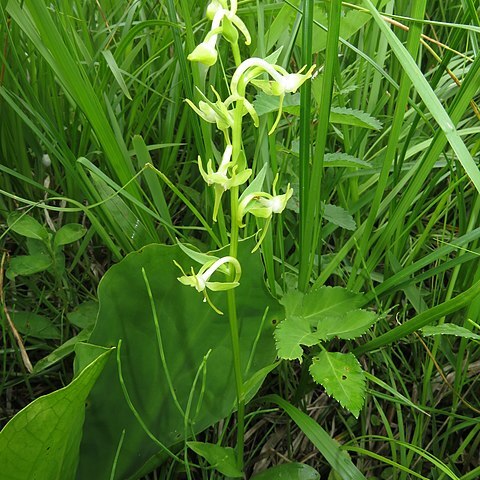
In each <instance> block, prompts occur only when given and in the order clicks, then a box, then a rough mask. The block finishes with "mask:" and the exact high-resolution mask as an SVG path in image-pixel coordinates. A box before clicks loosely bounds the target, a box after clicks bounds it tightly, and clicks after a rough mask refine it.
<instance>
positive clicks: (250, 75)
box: [230, 57, 315, 135]
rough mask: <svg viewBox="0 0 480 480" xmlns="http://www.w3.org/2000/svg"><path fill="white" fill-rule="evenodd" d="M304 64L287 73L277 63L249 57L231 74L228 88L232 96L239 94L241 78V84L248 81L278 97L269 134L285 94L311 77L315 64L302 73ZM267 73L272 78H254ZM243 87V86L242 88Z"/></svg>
mask: <svg viewBox="0 0 480 480" xmlns="http://www.w3.org/2000/svg"><path fill="white" fill-rule="evenodd" d="M305 68H306V66H304V67H302V68H301V69H300V71H299V72H297V73H288V72H287V71H286V70H285V69H284V68H282V67H280V66H279V65H274V64H271V63H268V62H267V61H266V60H264V59H262V58H256V57H253V58H249V59H248V60H245V61H244V62H242V63H241V64H240V65H239V67H238V68H237V70H236V71H235V73H234V74H233V77H232V81H231V84H230V89H231V91H232V96H234V97H235V96H239V95H240V93H239V91H238V86H239V83H240V81H241V80H243V86H244V87H245V86H246V85H247V84H248V83H250V82H251V83H253V84H254V85H255V86H256V87H258V88H260V89H261V90H262V91H264V92H265V93H266V94H267V95H275V96H278V97H280V105H279V108H278V114H277V118H276V119H275V122H274V124H273V126H272V128H271V129H270V131H269V132H268V134H269V135H271V134H272V133H273V132H274V131H275V129H276V128H277V125H278V123H279V122H280V118H281V115H282V110H283V100H284V98H285V94H287V93H295V92H296V91H297V90H298V89H299V88H300V87H301V85H302V84H303V83H305V82H306V81H307V80H308V79H309V78H311V76H312V73H313V70H314V69H315V65H312V66H311V67H310V69H309V70H308V71H307V72H306V73H304V74H302V73H301V72H303V71H304V70H305ZM264 72H266V73H268V74H269V75H270V77H272V78H273V80H255V79H256V78H257V77H258V76H259V75H261V74H262V73H264ZM244 87H243V88H244Z"/></svg>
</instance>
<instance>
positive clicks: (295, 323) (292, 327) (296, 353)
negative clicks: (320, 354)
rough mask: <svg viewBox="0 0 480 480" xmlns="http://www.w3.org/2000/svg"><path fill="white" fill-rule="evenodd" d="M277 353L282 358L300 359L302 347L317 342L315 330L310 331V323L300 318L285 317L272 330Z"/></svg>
mask: <svg viewBox="0 0 480 480" xmlns="http://www.w3.org/2000/svg"><path fill="white" fill-rule="evenodd" d="M274 337H275V345H276V347H277V355H278V356H279V358H283V359H284V360H301V359H302V355H303V349H302V347H301V345H304V346H305V347H311V346H312V345H315V344H317V343H318V342H319V340H320V339H319V337H318V335H317V333H316V332H312V329H311V327H310V323H309V322H308V321H307V320H305V319H303V318H301V317H297V318H287V319H286V320H284V321H283V322H281V323H280V324H279V325H278V327H277V328H276V329H275V332H274Z"/></svg>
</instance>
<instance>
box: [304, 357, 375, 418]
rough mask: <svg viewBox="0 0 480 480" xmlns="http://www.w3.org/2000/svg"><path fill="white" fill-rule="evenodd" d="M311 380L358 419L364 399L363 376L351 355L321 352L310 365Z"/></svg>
mask: <svg viewBox="0 0 480 480" xmlns="http://www.w3.org/2000/svg"><path fill="white" fill-rule="evenodd" d="M310 373H311V375H312V377H313V379H314V380H315V381H316V382H317V383H319V384H320V385H323V387H324V388H325V390H326V392H327V393H328V394H329V395H331V396H332V397H333V398H335V400H337V401H338V402H339V403H340V405H342V406H343V407H345V408H346V409H348V410H349V411H350V412H352V413H353V415H355V417H358V415H359V414H360V410H361V409H362V407H363V401H364V399H365V388H366V387H365V374H364V373H363V370H362V367H361V366H360V364H359V363H358V360H357V358H356V357H355V355H353V353H337V352H327V351H322V352H320V354H319V355H318V356H317V357H315V358H314V359H313V362H312V365H310Z"/></svg>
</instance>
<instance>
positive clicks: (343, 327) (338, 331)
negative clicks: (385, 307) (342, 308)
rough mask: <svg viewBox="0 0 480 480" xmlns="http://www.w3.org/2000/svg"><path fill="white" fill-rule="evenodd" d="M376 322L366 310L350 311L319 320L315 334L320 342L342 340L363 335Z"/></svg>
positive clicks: (374, 316)
mask: <svg viewBox="0 0 480 480" xmlns="http://www.w3.org/2000/svg"><path fill="white" fill-rule="evenodd" d="M376 320H377V315H376V314H375V313H374V312H369V311H367V310H361V309H356V310H351V311H350V312H347V313H345V314H343V315H338V316H337V315H334V316H327V317H324V318H322V319H321V320H319V322H318V324H317V334H318V336H319V338H321V339H322V340H329V339H331V338H333V337H337V338H341V339H343V340H350V339H352V338H356V337H359V336H361V335H363V334H364V333H365V332H366V331H367V330H368V329H369V328H370V327H371V326H372V325H373V324H374V323H375V322H376Z"/></svg>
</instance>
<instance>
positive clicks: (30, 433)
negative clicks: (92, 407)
mask: <svg viewBox="0 0 480 480" xmlns="http://www.w3.org/2000/svg"><path fill="white" fill-rule="evenodd" d="M109 354H110V349H108V350H105V349H104V350H103V351H102V353H101V354H100V355H99V356H97V358H95V359H92V362H91V363H90V364H89V365H87V366H86V367H85V369H83V370H82V372H81V373H80V374H79V375H78V376H77V378H75V379H74V380H73V381H72V383H70V385H68V386H67V387H64V388H62V389H60V390H57V391H56V392H53V393H50V394H48V395H45V396H43V397H40V398H37V399H36V400H34V401H33V402H32V403H30V404H29V405H28V406H27V407H25V408H24V409H23V410H21V411H20V412H19V413H17V415H15V417H13V418H12V420H10V422H8V423H7V425H6V426H5V428H4V429H3V430H2V432H1V433H0V465H1V473H0V476H1V478H2V480H25V479H27V478H28V479H32V480H33V479H35V480H66V479H73V478H75V470H76V467H77V463H78V452H79V447H80V440H81V437H82V425H83V420H84V415H85V400H86V399H87V396H88V394H89V392H90V390H91V388H92V386H93V384H94V383H95V380H96V379H97V377H98V375H99V374H100V372H101V371H102V369H103V367H104V366H105V363H106V361H107V358H108V356H109ZM92 478H94V477H92Z"/></svg>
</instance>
